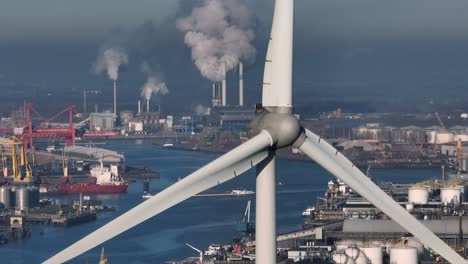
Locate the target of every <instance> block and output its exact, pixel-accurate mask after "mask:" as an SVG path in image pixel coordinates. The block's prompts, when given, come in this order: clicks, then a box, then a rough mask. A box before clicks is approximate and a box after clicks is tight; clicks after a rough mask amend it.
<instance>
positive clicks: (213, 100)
mask: <svg viewBox="0 0 468 264" xmlns="http://www.w3.org/2000/svg"><path fill="white" fill-rule="evenodd" d="M212 89H213V91H212V93H211V106H213V107H215V106H216V86H215V84H214V83H213V85H212Z"/></svg>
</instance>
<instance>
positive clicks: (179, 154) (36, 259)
mask: <svg viewBox="0 0 468 264" xmlns="http://www.w3.org/2000/svg"><path fill="white" fill-rule="evenodd" d="M104 147H105V148H109V149H113V150H116V151H119V152H123V153H124V154H125V155H126V159H127V164H128V165H130V166H139V167H143V166H146V167H150V168H152V169H154V170H157V171H159V172H161V178H160V179H159V180H153V181H152V182H151V185H150V192H151V193H157V192H159V191H161V190H162V189H164V188H166V187H168V186H169V185H171V184H173V183H174V182H176V181H177V178H178V177H184V176H186V175H188V174H190V173H191V172H193V171H195V170H196V169H198V168H200V167H201V166H203V165H204V164H206V163H208V162H209V161H211V160H213V159H215V158H216V157H218V156H219V155H220V154H214V153H204V152H191V151H184V150H172V149H164V148H160V147H158V146H155V145H152V144H150V143H148V142H145V141H142V140H135V141H112V142H110V143H109V144H108V145H106V146H104ZM439 174H440V173H439V172H438V171H435V170H424V169H385V170H376V171H372V178H373V180H374V181H376V182H381V181H393V182H399V183H411V182H417V181H420V180H424V179H428V178H435V177H439ZM331 179H333V177H332V176H331V175H330V174H329V173H328V172H326V171H325V170H323V169H322V168H320V167H319V166H318V165H316V164H314V163H312V162H304V161H291V160H279V161H278V162H277V180H278V181H281V182H282V183H283V184H284V185H282V186H278V188H277V230H278V232H280V233H281V232H287V231H292V230H295V229H299V228H300V227H301V224H302V218H301V212H302V210H303V209H304V208H305V207H307V206H308V205H313V204H315V203H316V197H317V196H321V195H323V193H324V191H325V188H326V185H327V182H328V181H329V180H331ZM235 188H245V189H248V190H255V174H254V171H253V170H251V171H249V172H247V173H245V174H243V175H242V176H239V177H237V178H235V179H233V180H232V181H229V182H226V183H224V184H222V185H220V186H217V187H215V188H214V189H212V190H210V191H213V192H225V191H230V190H232V189H235ZM142 189H143V187H142V182H141V181H137V182H136V183H133V184H131V185H130V186H129V189H128V192H127V193H126V194H118V195H99V196H96V197H93V198H96V199H102V200H105V201H104V202H105V203H106V204H109V205H112V206H114V207H116V209H117V210H116V211H114V212H107V213H102V214H99V215H98V219H97V220H96V221H93V222H90V223H86V224H82V225H78V226H73V227H69V228H56V227H53V226H48V227H46V228H45V230H44V234H43V235H40V234H39V227H38V226H35V227H34V229H33V234H32V237H31V238H29V239H25V240H19V241H12V242H10V243H8V244H6V245H2V246H0V263H28V264H30V263H40V262H42V261H44V260H45V259H47V258H48V257H50V256H52V255H53V254H54V253H56V252H58V251H60V250H61V249H63V248H64V247H65V246H67V245H70V244H71V243H72V242H74V241H77V240H78V239H80V238H82V237H83V236H84V235H86V234H88V233H90V232H91V231H93V230H95V229H97V228H98V227H100V226H102V225H103V224H105V223H107V222H109V221H110V220H112V219H113V218H115V217H116V216H118V215H120V214H122V213H124V212H126V211H127V210H129V209H130V208H132V207H134V206H135V205H137V204H139V203H141V202H142V201H143V199H142V198H141V194H142ZM54 199H60V200H61V201H63V202H71V201H72V200H73V199H77V196H66V197H56V198H54ZM249 199H251V200H252V204H253V205H254V204H255V196H254V195H253V196H240V197H232V196H226V197H192V198H190V199H188V200H186V201H184V202H182V203H181V204H179V205H177V206H174V207H173V208H170V209H168V210H167V211H165V212H163V213H162V214H160V215H158V216H156V217H153V218H151V219H149V220H148V221H146V222H144V223H142V224H140V225H139V226H136V227H134V228H133V229H130V230H129V231H127V232H124V233H123V234H121V235H119V236H117V237H116V238H114V239H112V240H110V241H108V242H105V243H104V244H103V246H104V247H105V251H106V255H107V256H108V259H109V263H110V264H114V263H165V262H166V261H170V260H177V259H183V258H186V257H189V256H196V255H197V253H196V252H195V251H193V250H192V249H190V248H188V247H187V246H185V243H189V244H191V245H193V246H195V247H197V248H200V249H203V250H204V249H206V248H207V247H208V245H209V244H212V243H229V241H230V239H231V238H232V237H234V236H235V235H236V233H237V232H236V225H237V223H238V222H239V221H240V220H241V218H242V216H243V213H244V210H245V206H246V203H247V201H248V200H249ZM252 209H253V215H254V212H255V208H254V207H252ZM100 250H101V248H100V247H97V248H95V249H92V250H90V251H89V252H87V253H85V254H83V255H82V256H79V257H77V258H75V259H74V260H72V261H71V262H70V263H85V262H86V258H88V260H89V263H98V259H99V254H100Z"/></svg>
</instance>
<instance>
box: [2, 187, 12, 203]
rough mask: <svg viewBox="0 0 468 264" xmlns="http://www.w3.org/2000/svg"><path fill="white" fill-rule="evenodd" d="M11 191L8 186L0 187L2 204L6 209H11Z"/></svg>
mask: <svg viewBox="0 0 468 264" xmlns="http://www.w3.org/2000/svg"><path fill="white" fill-rule="evenodd" d="M10 196H11V189H10V188H9V187H7V186H2V187H0V203H1V204H3V206H5V209H7V208H10V207H11V199H10Z"/></svg>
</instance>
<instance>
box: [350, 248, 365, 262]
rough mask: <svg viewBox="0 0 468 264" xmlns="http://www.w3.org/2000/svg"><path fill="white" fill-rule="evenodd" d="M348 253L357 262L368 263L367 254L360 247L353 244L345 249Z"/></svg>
mask: <svg viewBox="0 0 468 264" xmlns="http://www.w3.org/2000/svg"><path fill="white" fill-rule="evenodd" d="M345 253H346V255H348V256H349V257H350V258H352V259H353V260H354V262H355V263H356V264H367V263H368V260H367V257H366V254H364V253H363V252H362V251H361V250H360V249H359V248H357V247H355V246H353V247H348V248H347V249H346V250H345Z"/></svg>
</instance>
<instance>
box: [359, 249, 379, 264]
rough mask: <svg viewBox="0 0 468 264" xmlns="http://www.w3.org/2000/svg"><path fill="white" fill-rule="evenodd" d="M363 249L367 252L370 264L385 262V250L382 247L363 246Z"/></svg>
mask: <svg viewBox="0 0 468 264" xmlns="http://www.w3.org/2000/svg"><path fill="white" fill-rule="evenodd" d="M361 251H362V252H363V253H364V254H366V257H367V259H368V261H369V263H370V264H382V263H383V251H382V248H381V247H362V248H361Z"/></svg>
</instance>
